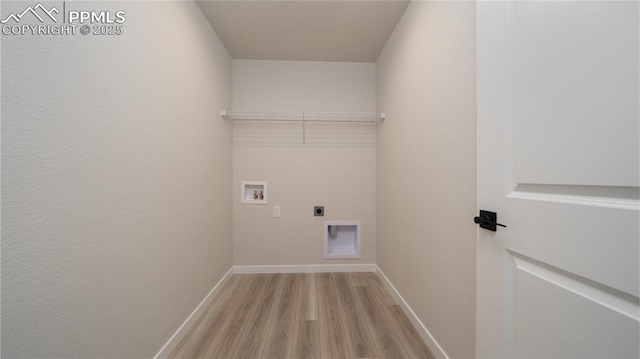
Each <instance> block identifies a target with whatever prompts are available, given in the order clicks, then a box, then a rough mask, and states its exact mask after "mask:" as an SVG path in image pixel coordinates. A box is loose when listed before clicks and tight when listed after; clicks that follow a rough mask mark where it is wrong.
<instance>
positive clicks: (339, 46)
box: [198, 0, 409, 62]
mask: <svg viewBox="0 0 640 359" xmlns="http://www.w3.org/2000/svg"><path fill="white" fill-rule="evenodd" d="M408 4H409V1H408V0H373V1H352V0H350V1H345V0H322V1H318V0H296V1H273V0H259V1H245V0H230V1H217V0H215V1H198V5H199V6H200V8H201V9H202V12H203V13H204V15H205V16H206V17H207V19H208V20H209V23H211V26H212V27H213V29H214V30H215V31H216V33H217V34H218V36H219V37H220V39H221V40H222V42H223V43H224V44H225V46H226V47H227V50H229V52H230V53H231V56H232V57H233V58H234V59H262V60H267V59H268V60H298V61H345V62H375V61H376V59H377V58H378V55H379V54H380V51H382V48H383V47H384V44H385V43H386V42H387V40H388V39H389V36H390V35H391V33H392V32H393V29H394V28H395V26H396V24H397V23H398V21H399V20H400V17H402V14H403V13H404V10H405V8H406V7H407V5H408Z"/></svg>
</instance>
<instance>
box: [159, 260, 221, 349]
mask: <svg viewBox="0 0 640 359" xmlns="http://www.w3.org/2000/svg"><path fill="white" fill-rule="evenodd" d="M232 274H233V267H231V268H230V269H229V270H228V271H227V273H225V275H224V276H222V279H220V281H218V283H217V284H216V285H215V286H214V287H213V289H211V291H209V294H207V295H206V296H205V297H204V299H203V300H202V301H201V302H200V304H198V306H197V307H196V309H194V310H193V312H191V314H190V315H189V316H188V317H187V319H186V320H185V321H184V322H183V323H182V325H181V326H180V327H179V328H178V330H176V332H175V333H173V335H172V336H171V338H169V340H168V341H167V343H166V344H165V345H164V346H163V347H162V348H161V349H160V351H158V354H156V355H155V356H154V357H153V358H154V359H165V358H168V357H169V354H171V352H172V351H173V349H175V348H176V346H177V345H178V343H180V341H181V340H182V338H184V336H185V335H187V333H188V332H189V329H191V327H192V326H193V325H194V324H195V323H196V321H197V320H198V318H200V315H201V314H202V313H203V312H204V311H205V310H206V309H207V307H208V306H209V304H211V301H212V300H213V298H215V296H216V295H217V294H218V292H219V291H220V290H221V289H222V287H223V286H224V284H225V283H226V282H227V281H228V280H229V278H230V277H231V275H232Z"/></svg>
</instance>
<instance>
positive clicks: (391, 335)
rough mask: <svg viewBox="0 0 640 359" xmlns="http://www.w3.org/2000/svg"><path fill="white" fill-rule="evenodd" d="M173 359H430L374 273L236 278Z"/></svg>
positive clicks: (413, 330) (266, 275) (199, 322)
mask: <svg viewBox="0 0 640 359" xmlns="http://www.w3.org/2000/svg"><path fill="white" fill-rule="evenodd" d="M170 358H233V359H244V358H246V359H254V358H269V359H285V358H323V359H347V358H353V359H356V358H362V359H364V358H392V359H399V358H410V359H418V358H434V356H433V355H432V354H431V352H430V351H429V349H428V348H427V346H426V345H425V343H424V342H423V341H422V339H421V338H420V336H419V334H418V333H417V332H416V330H415V329H414V328H413V326H412V325H411V322H410V321H409V319H408V318H407V317H406V316H405V315H404V313H403V312H402V310H401V309H400V307H399V306H398V305H397V303H396V302H395V301H394V299H393V297H392V296H391V295H389V294H388V292H387V291H386V288H384V286H383V284H382V282H381V280H380V278H379V277H378V275H377V274H375V273H307V274H235V275H233V276H232V277H231V278H230V279H229V281H228V282H227V283H226V284H225V286H224V288H223V289H222V290H221V291H220V293H219V294H218V296H217V297H216V298H215V299H214V300H213V302H212V304H211V305H210V306H209V308H207V311H206V312H205V313H204V314H203V315H202V316H201V317H200V318H199V319H198V321H197V322H196V324H195V325H194V326H193V328H192V329H191V331H190V332H189V333H188V334H187V335H186V336H185V338H184V339H183V340H182V341H181V342H180V344H178V346H177V347H176V348H175V350H174V351H173V352H172V353H171V356H170Z"/></svg>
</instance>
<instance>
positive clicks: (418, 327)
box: [376, 265, 449, 359]
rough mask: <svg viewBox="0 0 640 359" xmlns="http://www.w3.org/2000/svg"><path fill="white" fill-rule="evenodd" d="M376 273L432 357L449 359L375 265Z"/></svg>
mask: <svg viewBox="0 0 640 359" xmlns="http://www.w3.org/2000/svg"><path fill="white" fill-rule="evenodd" d="M376 272H378V273H380V276H382V279H383V281H382V282H383V283H384V284H385V286H386V287H387V289H388V290H389V292H391V294H392V295H393V296H394V297H395V299H396V301H397V302H398V304H399V305H400V308H401V309H402V311H403V312H404V314H405V315H406V316H407V317H408V318H409V320H410V321H411V324H413V327H414V328H416V330H417V331H418V334H420V336H421V337H422V339H423V340H424V341H425V343H427V346H428V347H429V349H431V352H432V353H433V355H435V356H436V358H438V359H449V356H448V355H447V353H445V351H444V349H442V347H441V346H440V344H438V342H437V341H436V339H435V338H434V337H433V335H431V333H430V332H429V330H428V329H427V327H425V326H424V324H423V323H422V321H421V320H420V319H419V318H418V316H417V315H416V313H415V312H414V311H413V309H411V307H410V306H409V304H407V302H406V301H405V300H404V298H402V296H401V295H400V292H398V290H397V289H396V287H394V286H393V284H391V281H389V278H387V276H386V275H385V274H384V272H382V270H381V269H380V267H378V266H377V265H376Z"/></svg>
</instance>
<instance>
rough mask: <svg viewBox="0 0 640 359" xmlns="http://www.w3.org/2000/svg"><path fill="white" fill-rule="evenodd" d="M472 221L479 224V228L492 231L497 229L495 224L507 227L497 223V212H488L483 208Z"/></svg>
mask: <svg viewBox="0 0 640 359" xmlns="http://www.w3.org/2000/svg"><path fill="white" fill-rule="evenodd" d="M473 221H474V222H475V223H477V224H479V225H480V228H484V229H488V230H490V231H494V232H495V231H496V230H497V227H496V226H500V227H504V228H507V226H505V225H504V224H500V223H498V214H497V213H496V212H489V211H485V210H483V209H481V210H480V216H478V217H474V218H473Z"/></svg>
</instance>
